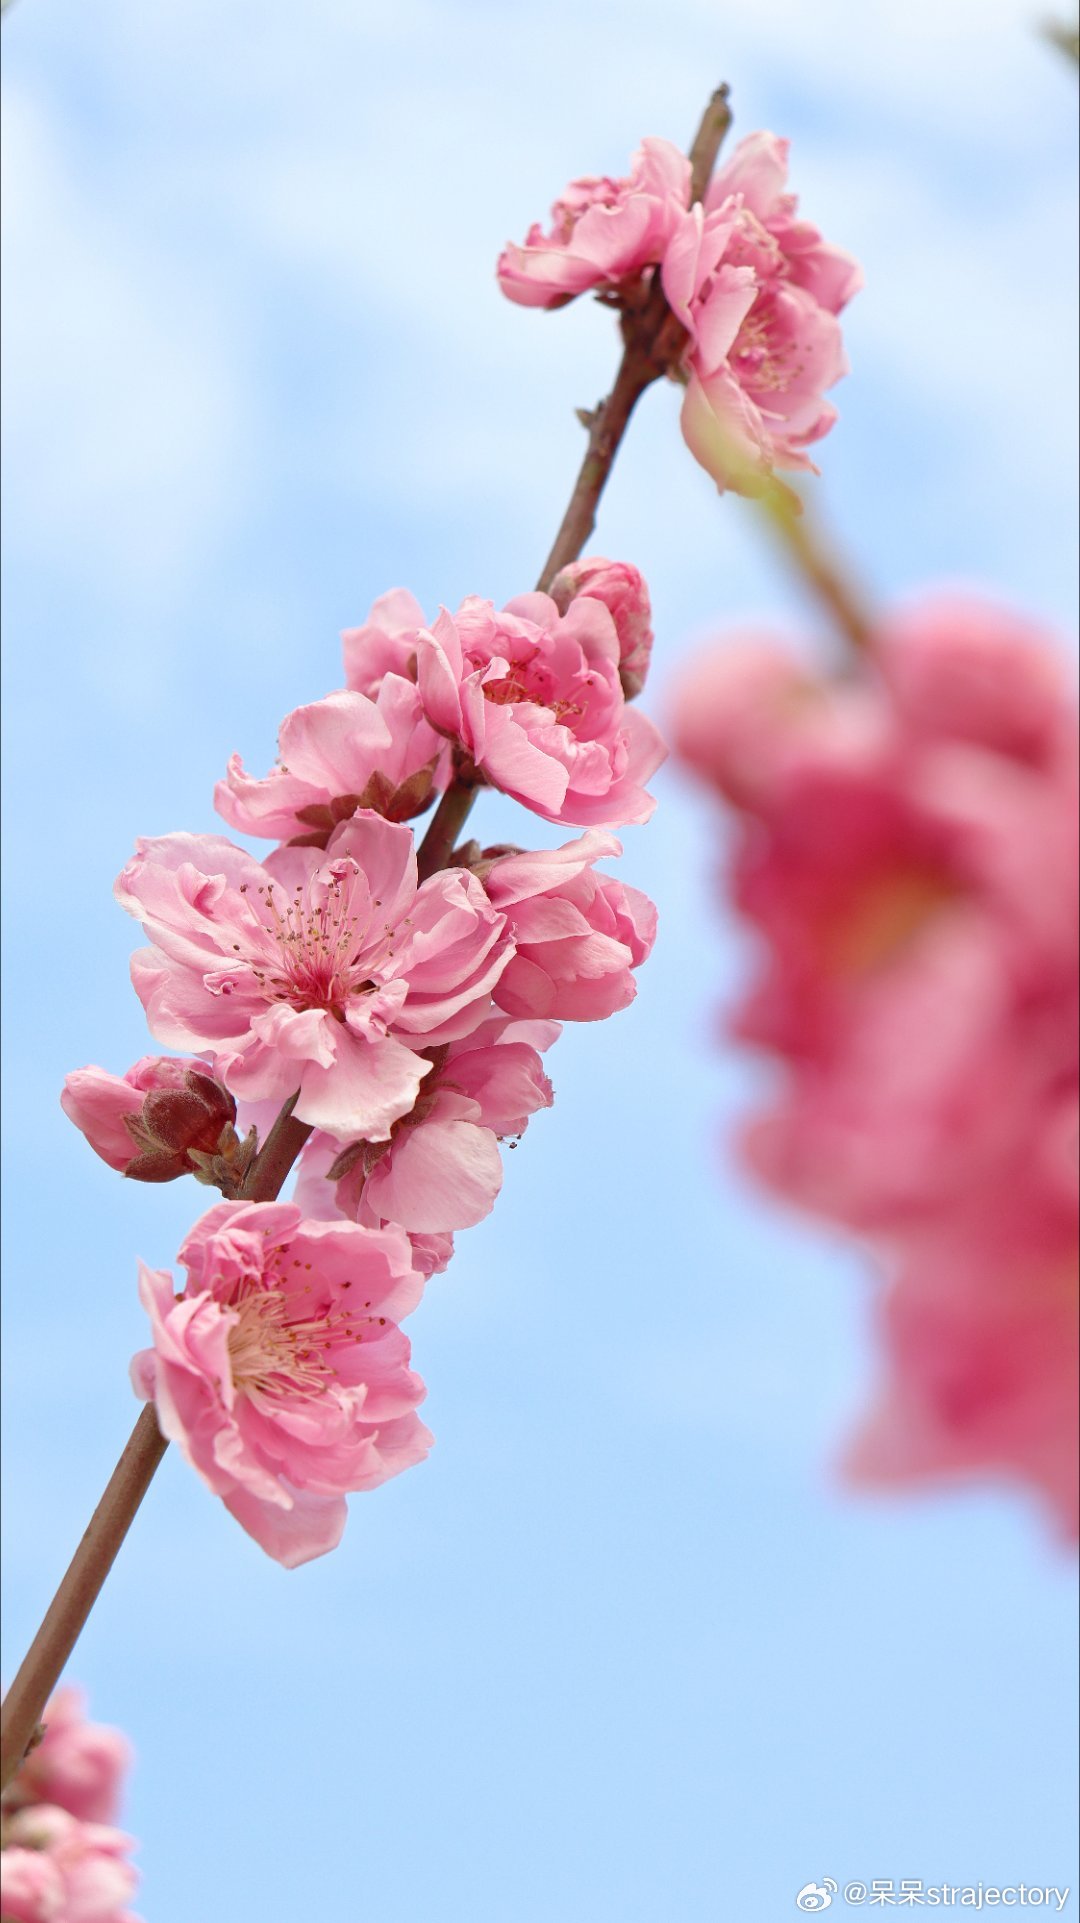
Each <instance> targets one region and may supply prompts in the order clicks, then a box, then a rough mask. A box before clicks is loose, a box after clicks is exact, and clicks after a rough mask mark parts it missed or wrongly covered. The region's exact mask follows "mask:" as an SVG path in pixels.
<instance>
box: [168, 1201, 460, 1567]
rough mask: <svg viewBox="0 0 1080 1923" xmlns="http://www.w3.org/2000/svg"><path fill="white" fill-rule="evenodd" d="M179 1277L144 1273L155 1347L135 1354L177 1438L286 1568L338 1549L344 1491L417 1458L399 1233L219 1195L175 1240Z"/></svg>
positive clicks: (410, 1282) (415, 1277)
mask: <svg viewBox="0 0 1080 1923" xmlns="http://www.w3.org/2000/svg"><path fill="white" fill-rule="evenodd" d="M179 1260H180V1262H181V1263H182V1264H183V1266H184V1267H185V1268H186V1269H187V1271H188V1279H187V1284H186V1286H185V1288H184V1290H183V1291H182V1293H181V1294H180V1295H178V1296H177V1295H174V1293H173V1283H172V1277H171V1276H170V1275H169V1274H168V1273H167V1272H165V1271H161V1270H152V1269H147V1268H145V1267H141V1269H140V1281H139V1293H140V1296H141V1298H142V1302H143V1306H144V1307H145V1309H146V1311H147V1314H148V1315H149V1317H150V1322H151V1328H152V1331H153V1343H154V1346H153V1348H151V1349H146V1350H143V1351H142V1352H141V1353H140V1354H139V1355H137V1356H136V1357H135V1359H134V1361H133V1363H132V1380H133V1382H134V1385H135V1389H136V1393H137V1394H139V1395H140V1396H142V1397H143V1399H144V1400H145V1401H151V1400H152V1401H153V1402H154V1404H155V1406H156V1409H157V1417H158V1422H159V1424H160V1426H161V1431H162V1434H163V1435H165V1436H167V1437H168V1438H169V1440H170V1441H172V1442H175V1443H176V1444H177V1446H178V1447H179V1449H180V1450H181V1451H182V1453H183V1454H184V1455H185V1456H186V1457H187V1460H188V1461H189V1462H190V1463H191V1465H192V1467H193V1468H194V1469H196V1470H197V1471H198V1473H199V1475H200V1476H201V1477H202V1479H203V1481H204V1482H205V1483H206V1485H207V1487H208V1488H209V1489H211V1490H212V1491H213V1492H214V1494H215V1495H219V1496H221V1497H222V1499H223V1501H224V1503H225V1506H226V1508H227V1509H228V1510H229V1511H230V1513H231V1514H232V1515H233V1516H235V1518H236V1520H237V1522H239V1523H240V1524H241V1526H242V1527H243V1528H244V1529H246V1530H247V1532H248V1534H249V1535H251V1536H254V1538H255V1540H256V1542H258V1543H259V1544H260V1545H261V1546H262V1548H263V1549H265V1550H266V1552H267V1554H268V1555H270V1556H273V1557H274V1558H275V1560H276V1561H278V1562H281V1563H284V1564H285V1565H286V1567H287V1568H290V1569H291V1568H294V1567H295V1566H296V1565H297V1564H298V1563H302V1562H307V1561H308V1560H309V1559H310V1558H311V1557H313V1556H321V1555H324V1554H325V1553H326V1551H327V1550H329V1549H333V1548H334V1547H335V1546H336V1544H337V1543H338V1541H339V1540H340V1537H341V1532H342V1529H343V1528H344V1526H345V1513H346V1511H345V1492H346V1491H348V1490H361V1489H374V1488H375V1487H377V1485H378V1484H379V1483H381V1482H385V1481H386V1479H387V1477H389V1476H394V1475H397V1474H398V1473H399V1472H400V1471H401V1470H402V1469H407V1468H409V1467H410V1466H411V1464H413V1463H415V1462H419V1461H421V1460H422V1458H423V1457H424V1456H425V1455H426V1454H427V1451H428V1448H429V1446H430V1443H431V1437H430V1435H429V1433H428V1431H427V1430H426V1429H425V1427H424V1425H423V1423H422V1422H421V1421H420V1419H419V1417H418V1416H417V1415H416V1405H417V1403H418V1402H420V1401H421V1399H422V1398H423V1395H424V1387H423V1384H422V1383H421V1381H420V1379H419V1377H418V1376H416V1375H414V1374H413V1372H412V1370H411V1369H410V1368H409V1366H408V1363H409V1344H408V1341H407V1340H406V1338H405V1336H404V1335H402V1333H401V1330H400V1329H399V1328H398V1327H397V1322H398V1319H399V1318H400V1317H401V1316H403V1315H407V1314H408V1312H409V1310H410V1309H412V1308H414V1307H415V1305H416V1302H417V1301H418V1299H419V1295H420V1291H421V1288H422V1286H423V1279H422V1277H421V1276H420V1275H419V1274H417V1272H416V1270H415V1269H414V1268H413V1266H412V1260H411V1252H410V1249H409V1244H408V1240H407V1238H406V1237H405V1236H404V1235H403V1234H402V1233H401V1232H400V1231H399V1230H395V1229H385V1230H376V1229H364V1228H359V1227H358V1226H357V1225H356V1224H355V1223H350V1222H336V1223H335V1222H313V1221H305V1220H304V1219H302V1217H301V1214H300V1210H299V1209H298V1208H297V1207H296V1206H295V1205H294V1204H292V1203H288V1202H222V1203H220V1204H219V1205H218V1206H217V1207H216V1208H213V1209H211V1210H210V1211H209V1213H208V1214H206V1215H204V1216H203V1217H202V1219H201V1221H199V1222H197V1223H196V1224H195V1227H194V1228H193V1229H192V1230H191V1233H190V1234H189V1235H188V1237H187V1240H186V1241H185V1243H184V1245H183V1247H182V1249H181V1250H180V1255H179Z"/></svg>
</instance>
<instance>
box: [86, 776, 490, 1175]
mask: <svg viewBox="0 0 1080 1923" xmlns="http://www.w3.org/2000/svg"><path fill="white" fill-rule="evenodd" d="M117 895H118V898H119V900H120V901H121V903H122V904H123V906H124V907H125V908H127V909H128V911H129V912H130V913H131V914H133V915H135V916H137V917H138V918H139V919H141V920H142V922H143V926H144V928H145V930H146V932H147V934H148V935H149V936H150V939H151V941H152V942H153V943H154V944H155V945H154V946H153V947H152V948H148V949H143V950H141V951H140V952H139V953H138V954H136V955H135V956H134V957H133V960H132V979H133V981H134V983H135V988H136V991H137V993H138V995H139V997H140V999H141V1001H142V1002H143V1005H144V1007H145V1009H146V1012H147V1019H148V1021H149V1023H150V1027H151V1030H152V1032H153V1033H154V1034H155V1035H156V1036H157V1038H158V1040H159V1041H162V1042H164V1043H165V1044H166V1046H168V1047H179V1048H195V1049H205V1050H208V1051H211V1052H212V1054H213V1059H214V1065H215V1069H216V1072H217V1073H219V1074H220V1075H221V1076H222V1078H223V1079H224V1081H225V1082H226V1084H227V1085H228V1087H229V1088H230V1089H232V1090H233V1091H234V1092H235V1093H236V1095H238V1096H241V1097H243V1098H244V1099H245V1100H249V1101H271V1100H272V1101H276V1102H278V1103H281V1102H283V1101H285V1100H286V1099H287V1098H288V1097H290V1096H291V1095H293V1094H294V1093H296V1092H297V1091H299V1095H298V1100H297V1104H296V1114H297V1115H298V1116H299V1118H300V1119H301V1120H302V1121H306V1122H311V1123H313V1124H314V1125H315V1126H316V1127H319V1128H323V1129H326V1130H328V1131H329V1132H330V1133H331V1134H334V1135H338V1136H340V1137H341V1138H342V1139H350V1138H353V1137H355V1136H357V1135H363V1136H364V1137H365V1138H367V1139H372V1138H378V1137H381V1136H386V1135H387V1134H388V1133H389V1131H390V1128H391V1127H392V1125H393V1123H394V1122H395V1121H397V1120H398V1118H399V1116H401V1115H406V1114H408V1112H409V1110H410V1109H411V1107H412V1106H413V1103H414V1102H415V1100H416V1096H417V1092H418V1090H419V1087H420V1082H421V1080H422V1078H423V1077H424V1076H425V1075H426V1074H428V1073H429V1071H430V1066H431V1064H430V1062H429V1061H428V1060H427V1058H426V1057H425V1056H423V1055H422V1054H421V1053H420V1052H419V1051H420V1050H421V1049H423V1048H425V1047H430V1046H432V1045H436V1044H438V1043H440V1042H444V1041H451V1040H455V1039H457V1038H458V1037H460V1036H462V1035H465V1034H469V1033H471V1032H472V1030H473V1029H475V1028H477V1027H478V1026H479V1025H480V1023H481V1022H482V1021H483V1020H484V1019H485V1016H486V1015H487V1013H488V1011H489V1009H490V1006H491V1001H490V994H491V989H492V988H493V987H494V985H495V982H496V981H497V980H498V978H499V975H500V974H501V973H502V970H503V968H504V967H505V965H506V962H507V960H508V959H509V954H510V949H509V946H508V943H507V939H506V935H505V929H504V922H503V918H502V916H501V915H498V914H497V913H496V912H495V910H494V909H493V908H492V907H491V904H490V903H489V901H488V899H487V896H486V895H485V894H484V891H483V889H482V888H481V886H480V884H479V882H477V881H476V880H475V879H474V878H473V877H472V876H471V875H466V874H463V873H462V872H461V871H460V870H455V871H448V872H442V873H440V874H436V875H433V876H431V878H430V879H429V880H428V881H425V882H423V883H422V884H421V885H420V887H419V888H418V887H417V883H416V858H415V854H414V852H413V838H412V834H411V833H410V831H409V829H408V828H406V827H404V826H400V825H395V824H393V823H391V822H387V821H383V820H382V819H381V818H380V817H379V816H378V815H375V814H372V813H371V812H368V811H361V812H360V813H358V814H357V815H356V816H355V817H354V818H353V819H352V820H350V821H347V822H344V823H343V824H342V825H341V826H340V827H339V828H336V829H335V830H334V831H333V833H332V834H331V836H330V840H329V843H328V845H327V848H326V851H325V853H323V852H320V851H319V850H316V849H311V848H280V849H278V850H276V851H275V853H273V854H272V855H270V857H269V858H268V860H267V862H266V864H265V866H260V864H259V863H258V862H256V861H255V860H254V859H253V858H252V856H250V855H248V854H245V853H244V852H243V851H242V850H241V849H239V848H235V847H234V846H233V845H232V844H231V843H230V842H227V841H224V840H222V839H221V838H220V837H217V836H197V835H167V836H165V837H163V838H162V839H161V840H158V841H142V842H139V843H138V844H137V849H136V854H135V858H134V860H132V861H131V862H129V864H128V866H127V868H125V870H124V872H123V874H122V875H121V877H120V879H119V882H118V883H117Z"/></svg>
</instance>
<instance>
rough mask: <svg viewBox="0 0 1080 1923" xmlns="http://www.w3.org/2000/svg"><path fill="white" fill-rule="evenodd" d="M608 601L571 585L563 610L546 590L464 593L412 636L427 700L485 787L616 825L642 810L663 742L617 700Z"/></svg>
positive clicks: (551, 815) (574, 818) (638, 818)
mask: <svg viewBox="0 0 1080 1923" xmlns="http://www.w3.org/2000/svg"><path fill="white" fill-rule="evenodd" d="M619 657H620V648H619V636H618V633H617V631H616V627H615V622H614V620H613V619H612V616H611V613H610V612H609V610H608V608H607V607H606V606H605V605H604V604H603V603H602V602H601V601H596V600H593V599H592V598H591V597H590V596H589V595H587V594H579V595H577V596H576V597H575V598H574V599H573V600H572V601H571V602H570V604H569V606H568V608H567V611H566V614H565V615H560V613H559V610H558V608H557V606H556V604H555V602H554V601H553V600H552V598H551V596H550V595H547V594H522V595H519V596H518V597H517V598H516V599H515V600H513V601H510V602H508V603H507V605H506V607H505V608H504V609H503V611H502V613H496V611H495V608H494V607H493V606H492V603H491V602H490V601H481V600H480V599H479V598H478V597H477V596H471V597H470V598H469V599H468V600H466V601H463V602H462V605H461V607H460V608H459V609H458V611H457V614H456V615H454V616H453V617H451V616H450V615H449V614H448V613H447V612H446V610H445V609H443V610H442V612H441V613H440V614H439V617H438V619H437V620H436V622H435V624H434V626H433V627H432V628H431V629H430V630H427V631H425V632H424V633H422V634H421V635H420V638H419V669H418V672H419V683H420V693H421V697H422V699H423V703H424V710H425V712H426V714H427V716H428V719H429V721H430V722H431V724H432V726H433V727H434V728H437V729H438V731H439V732H440V734H444V735H446V736H447V737H448V738H449V739H451V740H453V741H455V742H456V743H457V744H458V747H459V750H460V751H463V752H464V753H465V754H467V755H468V756H469V757H470V759H471V760H472V761H473V762H474V764H475V766H476V767H477V768H478V769H479V770H480V771H481V773H482V774H484V775H485V776H486V777H487V779H488V781H489V782H490V783H491V785H492V786H493V787H496V788H501V789H503V791H504V792H505V793H506V794H509V795H513V796H514V798H515V799H516V800H517V801H520V802H522V803H523V805H524V806H525V807H526V808H531V809H532V810H533V812H534V813H535V814H538V815H542V816H543V817H544V818H545V820H548V821H560V822H576V823H580V824H581V826H583V827H617V826H620V825H621V824H623V823H626V822H643V821H648V819H649V817H650V816H651V814H652V812H653V809H654V807H655V802H654V801H653V798H652V796H651V795H648V794H646V793H645V789H644V786H643V783H644V782H646V781H647V780H648V779H649V777H650V776H651V775H652V774H654V773H655V771H656V769H657V768H658V767H659V766H660V763H661V762H662V761H663V759H664V756H665V753H666V750H665V748H664V745H663V742H662V741H661V739H660V736H659V734H658V733H657V731H656V729H655V728H654V727H653V725H652V723H651V722H650V721H647V720H646V718H645V716H644V715H643V714H639V713H638V711H637V710H636V709H635V708H630V707H628V706H627V704H626V700H625V697H624V695H623V691H622V687H621V685H620V682H619Z"/></svg>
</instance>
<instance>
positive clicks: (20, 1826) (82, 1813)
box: [0, 1688, 139, 1923]
mask: <svg viewBox="0 0 1080 1923" xmlns="http://www.w3.org/2000/svg"><path fill="white" fill-rule="evenodd" d="M43 1722H44V1727H45V1733H44V1735H43V1737H42V1739H41V1741H40V1742H39V1743H38V1744H37V1746H36V1748H34V1749H32V1750H31V1751H30V1753H29V1755H28V1756H27V1757H26V1759H25V1761H24V1762H23V1764H22V1765H21V1767H20V1769H19V1770H18V1772H17V1774H16V1775H15V1777H14V1778H13V1779H12V1781H11V1783H10V1784H9V1785H8V1787H7V1789H6V1790H5V1791H4V1796H3V1802H2V1804H0V1825H2V1830H3V1835H2V1837H0V1845H2V1847H0V1915H2V1916H3V1919H4V1923H139V1919H138V1918H137V1917H136V1916H135V1915H134V1913H133V1911H131V1910H129V1909H128V1907H127V1904H128V1900H129V1898H130V1897H132V1896H133V1895H134V1893H135V1888H136V1885H137V1883H138V1880H139V1878H138V1873H137V1871H136V1870H134V1869H133V1868H132V1865H131V1864H130V1862H129V1861H128V1857H129V1855H130V1852H131V1850H132V1849H133V1848H134V1844H133V1842H132V1839H131V1837H130V1836H125V1835H124V1834H123V1832H122V1831H121V1830H118V1829H115V1828H114V1827H113V1824H114V1822H115V1819H116V1816H117V1814H118V1812H119V1805H120V1790H121V1785H122V1781H123V1777H124V1774H125V1772H126V1770H127V1768H128V1766H129V1764H130V1761H131V1751H130V1748H129V1745H128V1743H127V1741H126V1740H125V1738H124V1737H123V1736H121V1734H120V1732H119V1730H115V1729H106V1728H104V1727H103V1726H102V1725H101V1724H98V1723H88V1722H87V1721H86V1720H85V1709H84V1703H83V1698H82V1694H81V1692H80V1691H79V1690H77V1689H71V1688H64V1689H58V1690H57V1691H56V1694H55V1695H54V1696H53V1697H52V1698H51V1700H50V1701H49V1703H48V1704H47V1705H46V1709H45V1714H44V1717H43Z"/></svg>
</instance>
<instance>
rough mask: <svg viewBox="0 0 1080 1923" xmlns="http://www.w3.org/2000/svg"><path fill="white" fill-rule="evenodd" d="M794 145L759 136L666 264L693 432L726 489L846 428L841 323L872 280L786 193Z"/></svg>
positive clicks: (757, 482) (795, 464)
mask: <svg viewBox="0 0 1080 1923" xmlns="http://www.w3.org/2000/svg"><path fill="white" fill-rule="evenodd" d="M787 153H788V143H787V141H785V140H778V139H777V138H776V136H775V135H774V134H769V133H756V134H750V135H748V137H747V138H746V139H745V140H742V141H740V142H739V145H738V146H737V147H736V149H735V151H734V153H733V154H732V157H731V159H730V160H729V161H728V162H727V163H726V164H725V165H724V166H723V167H721V168H719V169H718V171H717V173H716V174H715V175H714V177H713V180H712V183H711V185H710V187H709V190H708V193H707V195H706V198H705V202H704V205H703V206H699V207H694V208H691V209H690V210H689V211H688V212H687V213H686V214H685V215H683V216H682V218H681V220H680V222H679V225H678V227H677V228H676V230H675V232H674V234H673V236H672V239H671V241H670V243H669V246H668V249H667V253H666V255H665V258H664V264H663V270H662V272H663V280H664V291H665V293H666V295H667V298H668V301H669V303H670V305H671V307H672V309H673V311H674V312H675V313H676V314H677V315H678V317H679V319H680V320H681V321H682V323H683V325H684V326H685V327H686V329H687V331H688V333H689V336H690V342H689V346H688V348H687V352H686V370H687V373H688V377H689V380H688V386H687V391H686V399H685V402H684V404H683V414H682V429H683V434H684V436H685V438H686V441H687V444H688V446H689V448H690V451H691V453H692V454H693V455H694V456H695V458H696V459H697V460H699V461H700V462H701V464H702V466H703V467H705V468H707V469H708V471H709V473H710V474H711V475H712V476H713V478H714V479H715V480H716V482H717V483H718V485H719V486H720V487H733V488H735V489H737V490H738V491H739V492H741V493H753V492H755V491H757V490H758V489H759V488H760V487H761V486H762V485H763V483H764V481H765V479H766V478H767V476H768V475H769V474H771V472H772V470H773V469H774V468H776V467H780V468H810V469H811V470H812V471H814V472H816V469H814V466H813V462H812V461H811V460H810V459H809V456H808V455H807V453H806V451H805V450H806V448H807V447H809V446H810V445H812V443H813V442H815V441H817V440H820V439H821V437H822V435H824V434H826V433H827V432H828V430H829V428H830V427H831V426H832V424H833V422H834V421H835V419H836V410H835V408H834V407H832V406H831V405H830V403H829V402H827V401H826V400H825V399H824V393H825V390H826V389H827V388H829V387H831V386H832V385H833V383H834V382H835V381H837V380H839V378H840V376H841V375H842V374H844V373H846V372H847V360H846V357H845V354H844V348H843V340H842V337H841V331H840V324H839V321H838V320H837V315H838V314H839V312H840V310H841V309H842V308H843V307H844V306H845V305H846V303H847V302H848V301H849V300H850V299H851V296H852V295H853V294H854V293H855V292H857V290H858V288H859V286H860V284H861V278H862V277H861V273H860V270H859V267H858V265H857V263H856V262H855V261H854V260H852V258H851V256H850V255H848V254H845V253H843V252H842V251H841V249H839V248H837V247H832V246H830V245H829V244H828V243H827V242H825V241H824V240H823V239H822V237H821V235H820V234H819V233H818V230H817V228H816V227H813V226H811V225H810V223H809V222H808V221H801V220H798V219H797V218H796V209H797V205H798V203H797V201H796V199H795V197H794V195H792V194H789V193H787V192H786V191H785V186H786V180H787Z"/></svg>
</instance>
